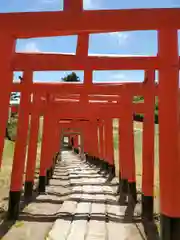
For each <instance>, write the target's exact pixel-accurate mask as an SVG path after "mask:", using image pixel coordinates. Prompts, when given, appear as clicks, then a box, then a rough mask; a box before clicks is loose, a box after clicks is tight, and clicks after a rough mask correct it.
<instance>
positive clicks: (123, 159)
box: [0, 0, 180, 240]
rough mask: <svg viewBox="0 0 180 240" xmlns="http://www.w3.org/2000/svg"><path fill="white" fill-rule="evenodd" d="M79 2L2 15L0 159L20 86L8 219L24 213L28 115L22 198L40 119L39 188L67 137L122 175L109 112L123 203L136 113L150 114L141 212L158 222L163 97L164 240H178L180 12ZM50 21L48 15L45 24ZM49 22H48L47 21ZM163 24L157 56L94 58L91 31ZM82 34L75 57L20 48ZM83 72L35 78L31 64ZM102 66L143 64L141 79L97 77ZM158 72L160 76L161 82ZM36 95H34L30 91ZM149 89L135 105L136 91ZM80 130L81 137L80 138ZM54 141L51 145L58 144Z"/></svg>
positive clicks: (130, 190) (129, 185)
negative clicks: (17, 75)
mask: <svg viewBox="0 0 180 240" xmlns="http://www.w3.org/2000/svg"><path fill="white" fill-rule="evenodd" d="M82 2H83V1H82V0H76V1H73V0H65V1H64V11H58V12H39V13H4V14H0V23H1V24H0V30H1V31H0V52H1V57H0V59H1V60H0V71H1V82H2V83H1V88H0V100H1V105H0V112H1V117H0V160H1V159H2V153H3V147H4V135H5V134H4V133H5V129H6V123H7V120H8V109H9V97H10V94H11V92H20V93H21V102H20V105H19V109H18V110H19V121H18V130H17V139H16V145H15V152H14V159H13V168H12V175H11V186H10V191H9V209H8V215H9V219H17V218H18V215H19V205H20V197H21V190H22V187H23V175H24V165H25V156H26V142H27V136H28V124H29V115H31V131H30V139H29V147H28V156H27V171H26V176H25V197H29V196H30V195H31V194H32V188H33V184H34V171H35V160H36V157H35V156H36V151H37V136H38V128H39V122H38V120H39V116H43V117H44V126H43V138H42V149H41V161H40V173H39V193H42V192H45V191H46V184H47V183H48V181H47V180H49V179H50V178H51V176H52V173H53V169H54V166H55V164H56V161H55V157H54V156H55V154H56V153H57V152H59V151H60V137H62V136H68V137H69V145H73V146H72V147H73V149H74V150H75V152H77V153H78V152H79V146H80V153H81V154H82V153H85V155H86V160H87V161H88V162H90V163H91V164H94V165H96V166H97V167H100V172H101V171H103V172H106V173H108V174H109V181H110V180H112V178H113V177H114V176H115V164H114V155H113V147H114V146H113V134H112V119H113V118H118V119H120V127H119V138H120V144H119V154H120V163H119V165H120V170H119V171H120V172H119V176H120V179H119V189H118V193H119V195H120V200H119V204H122V205H123V204H126V200H127V197H128V202H129V203H132V204H136V202H137V190H136V171H135V157H134V142H133V141H134V140H133V139H134V136H133V114H134V113H136V112H137V113H142V114H144V123H143V124H144V130H143V166H142V168H143V169H142V172H143V175H142V218H143V219H146V220H148V221H152V219H153V202H154V195H153V181H154V104H155V96H158V98H159V174H160V214H161V239H162V240H175V239H180V191H178V188H177V186H179V185H180V174H179V171H180V145H179V141H180V139H179V137H180V135H179V124H180V122H179V121H180V119H179V68H180V63H179V54H178V34H177V33H178V29H180V17H179V16H180V9H136V10H98V11H92V10H91V11H84V10H83V3H82ZM47 19H48V21H47ZM44 23H46V24H44ZM135 30H157V32H158V54H157V56H154V57H145V56H143V57H140V56H137V57H136V56H134V57H115V58H113V57H102V56H101V57H98V56H89V55H88V47H89V35H90V34H92V33H105V32H114V31H135ZM74 34H76V35H78V42H77V49H76V54H75V55H67V54H43V53H34V54H28V53H16V52H15V43H16V39H20V38H31V37H48V36H65V35H74ZM72 69H73V70H83V71H84V83H82V84H75V83H69V84H66V83H56V84H51V83H33V72H34V71H48V70H72ZM95 70H144V72H145V79H144V82H143V83H126V84H112V83H107V84H105V83H103V84H95V83H93V81H92V75H93V71H95ZM155 70H158V71H159V83H158V84H155ZM13 71H23V81H22V82H21V83H16V84H15V83H13ZM32 95H33V101H32V102H31V96H32ZM137 95H140V96H144V103H141V104H134V103H133V96H137ZM78 135H80V136H81V144H79V142H78V139H77V136H78ZM52 139H53V144H51V143H52Z"/></svg>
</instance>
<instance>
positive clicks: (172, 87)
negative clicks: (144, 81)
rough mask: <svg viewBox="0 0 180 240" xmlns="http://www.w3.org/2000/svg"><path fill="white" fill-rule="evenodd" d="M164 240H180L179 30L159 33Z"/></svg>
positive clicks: (160, 155)
mask: <svg viewBox="0 0 180 240" xmlns="http://www.w3.org/2000/svg"><path fill="white" fill-rule="evenodd" d="M158 56H159V58H160V61H161V68H160V71H159V170H160V173H159V174H160V212H161V239H163V240H170V239H171V240H175V239H180V204H179V203H180V191H179V189H178V188H179V185H180V174H179V169H180V145H179V139H180V136H179V56H178V32H177V30H176V29H167V30H159V31H158Z"/></svg>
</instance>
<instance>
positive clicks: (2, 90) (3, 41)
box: [0, 32, 15, 167]
mask: <svg viewBox="0 0 180 240" xmlns="http://www.w3.org/2000/svg"><path fill="white" fill-rule="evenodd" d="M14 52H15V39H14V38H12V37H11V36H9V35H6V33H4V32H1V33H0V53H1V58H0V72H1V79H3V83H2V84H1V87H0V98H1V107H0V112H1V117H0V167H1V163H2V154H3V149H4V136H5V130H6V124H7V120H8V111H9V100H10V94H11V84H12V80H13V72H12V71H11V67H10V66H11V59H12V56H13V53H14Z"/></svg>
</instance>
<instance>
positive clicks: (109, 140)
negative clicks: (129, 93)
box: [105, 118, 115, 181]
mask: <svg viewBox="0 0 180 240" xmlns="http://www.w3.org/2000/svg"><path fill="white" fill-rule="evenodd" d="M105 145H106V159H107V162H108V165H109V166H108V170H109V172H110V175H109V177H108V181H111V180H112V179H113V178H114V177H115V163H114V141H113V124H112V119H108V118H107V119H105Z"/></svg>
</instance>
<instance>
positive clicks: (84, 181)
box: [0, 151, 146, 240]
mask: <svg viewBox="0 0 180 240" xmlns="http://www.w3.org/2000/svg"><path fill="white" fill-rule="evenodd" d="M97 172H98V169H96V168H92V167H90V166H88V165H87V164H86V163H85V162H83V161H82V160H80V159H79V157H78V156H77V155H75V154H73V153H72V152H67V151H65V152H63V153H62V162H60V163H59V164H58V165H57V166H56V169H55V173H54V176H53V179H52V180H51V182H50V186H48V187H47V194H45V195H40V196H38V197H37V198H36V200H35V202H33V203H31V204H29V205H28V206H27V207H26V208H25V209H24V210H23V212H22V213H21V215H20V218H19V221H18V222H17V223H16V224H15V225H14V226H13V227H12V228H11V229H10V230H9V231H8V232H7V233H6V234H5V235H4V237H3V238H2V239H3V240H23V239H24V240H25V239H26V240H31V239H33V240H44V239H46V240H131V239H132V240H141V239H146V238H145V237H144V234H143V233H142V232H141V230H140V229H141V223H140V218H139V216H137V214H136V215H135V216H134V218H133V219H134V222H133V223H132V221H131V220H132V218H131V217H130V218H129V216H127V212H128V209H127V206H119V204H118V202H117V196H116V194H115V190H116V188H117V186H114V185H113V184H112V185H111V184H107V183H106V179H105V178H103V177H102V176H100V175H99V174H98V173H97ZM0 229H2V228H0ZM1 231H2V230H0V236H1V235H2V234H1Z"/></svg>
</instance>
